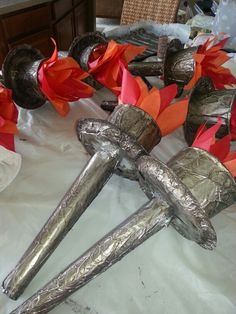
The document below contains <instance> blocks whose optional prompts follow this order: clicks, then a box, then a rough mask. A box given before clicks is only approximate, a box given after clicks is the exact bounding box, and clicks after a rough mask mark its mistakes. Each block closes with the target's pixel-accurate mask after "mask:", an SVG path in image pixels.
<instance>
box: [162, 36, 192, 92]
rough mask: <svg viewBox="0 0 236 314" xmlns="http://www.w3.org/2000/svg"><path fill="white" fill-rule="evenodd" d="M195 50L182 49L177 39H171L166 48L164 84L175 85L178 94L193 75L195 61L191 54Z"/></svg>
mask: <svg viewBox="0 0 236 314" xmlns="http://www.w3.org/2000/svg"><path fill="white" fill-rule="evenodd" d="M197 49H198V47H191V48H187V49H183V45H182V44H181V42H180V40H178V39H173V40H172V41H171V42H170V43H169V45H168V47H167V50H166V55H165V61H164V73H163V74H164V82H165V85H170V84H173V83H176V84H177V85H178V88H179V94H181V92H182V90H183V87H184V86H185V85H186V84H188V82H189V81H190V80H191V78H192V76H193V74H194V69H195V61H194V59H193V55H192V54H193V53H194V52H196V51H197Z"/></svg>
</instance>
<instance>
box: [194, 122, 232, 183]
mask: <svg viewBox="0 0 236 314" xmlns="http://www.w3.org/2000/svg"><path fill="white" fill-rule="evenodd" d="M221 125H222V119H221V118H218V121H217V123H216V124H215V125H213V126H212V127H210V128H209V129H207V128H206V125H205V124H202V125H201V126H200V127H199V129H198V131H197V133H196V136H195V140H194V142H193V144H192V147H198V148H201V149H204V150H206V151H208V152H209V153H210V154H212V155H214V156H215V157H217V158H218V159H219V160H220V161H221V162H222V163H223V164H224V166H225V167H226V168H227V169H228V170H229V171H230V172H231V174H232V175H233V176H234V177H236V152H230V140H231V135H230V134H229V135H226V136H224V137H223V138H222V139H220V140H217V139H216V133H217V132H218V130H219V128H220V127H221Z"/></svg>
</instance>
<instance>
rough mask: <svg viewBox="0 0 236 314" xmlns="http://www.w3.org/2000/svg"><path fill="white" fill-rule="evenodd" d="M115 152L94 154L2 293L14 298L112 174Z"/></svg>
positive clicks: (116, 161) (9, 277)
mask: <svg viewBox="0 0 236 314" xmlns="http://www.w3.org/2000/svg"><path fill="white" fill-rule="evenodd" d="M118 161H119V155H118V152H117V151H115V150H113V151H112V152H109V151H108V150H107V151H100V152H97V153H96V154H95V155H94V156H93V157H92V158H91V159H90V161H89V163H88V164H87V165H86V167H85V168H84V170H83V171H82V172H81V174H80V175H79V176H78V177H77V179H76V180H75V182H74V183H73V185H72V186H71V187H70V189H69V190H68V191H67V193H66V194H65V196H64V197H63V199H62V200H61V202H60V203H59V205H58V206H57V208H56V209H55V211H54V212H53V214H52V215H51V217H50V218H49V220H48V221H47V222H46V224H45V225H44V227H43V228H42V229H41V231H40V232H39V234H38V235H37V236H36V238H35V239H34V241H33V242H32V243H31V245H30V246H29V248H28V249H27V251H26V252H25V254H24V255H23V257H22V258H21V260H20V261H19V262H18V264H17V265H16V267H15V268H14V269H13V271H12V272H11V273H10V274H9V275H8V276H7V278H6V279H5V280H4V281H3V285H2V287H3V292H4V293H6V294H7V295H8V296H9V297H10V298H12V299H17V298H18V297H19V295H20V294H21V293H22V292H23V291H24V289H25V288H26V286H27V285H28V284H29V282H30V281H31V279H32V278H33V277H34V276H35V274H36V273H37V272H38V270H39V269H40V268H41V267H42V265H43V264H44V263H45V262H46V260H47V259H48V258H49V256H50V255H51V254H52V252H53V251H54V250H55V249H56V247H57V245H58V244H59V243H60V242H61V240H62V239H63V238H64V237H65V235H66V234H67V233H68V232H69V230H70V229H71V228H72V227H73V225H74V224H75V223H76V221H77V220H78V219H79V217H80V216H81V215H82V214H83V212H84V211H85V210H86V208H87V207H88V206H89V205H90V203H91V202H92V201H93V200H94V198H95V197H96V196H97V194H98V193H99V192H100V190H101V189H102V188H103V186H104V184H105V183H106V182H107V180H108V179H109V178H110V176H111V175H112V174H113V171H114V168H115V167H116V165H117V163H118Z"/></svg>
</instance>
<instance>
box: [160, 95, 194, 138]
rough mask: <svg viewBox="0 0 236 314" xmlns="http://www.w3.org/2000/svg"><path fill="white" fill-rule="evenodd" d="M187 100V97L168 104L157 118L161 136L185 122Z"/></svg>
mask: <svg viewBox="0 0 236 314" xmlns="http://www.w3.org/2000/svg"><path fill="white" fill-rule="evenodd" d="M188 101H189V100H188V99H183V100H180V101H178V102H176V103H174V104H173V105H170V106H169V107H167V108H166V109H165V110H164V111H163V112H162V113H161V114H160V116H159V117H158V118H157V120H156V121H157V124H158V126H159V128H160V130H161V134H162V136H165V135H167V134H170V133H171V132H173V131H174V130H176V129H177V128H178V127H180V126H181V125H182V124H183V123H184V122H185V120H186V116H187V113H188Z"/></svg>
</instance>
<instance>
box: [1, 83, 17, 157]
mask: <svg viewBox="0 0 236 314" xmlns="http://www.w3.org/2000/svg"><path fill="white" fill-rule="evenodd" d="M17 118H18V111H17V108H16V106H15V104H14V102H13V100H12V92H11V90H10V89H7V88H5V87H4V86H3V85H2V84H0V145H1V146H4V147H5V148H7V149H9V150H12V151H15V146H14V134H16V133H18V130H17V127H16V123H17Z"/></svg>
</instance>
